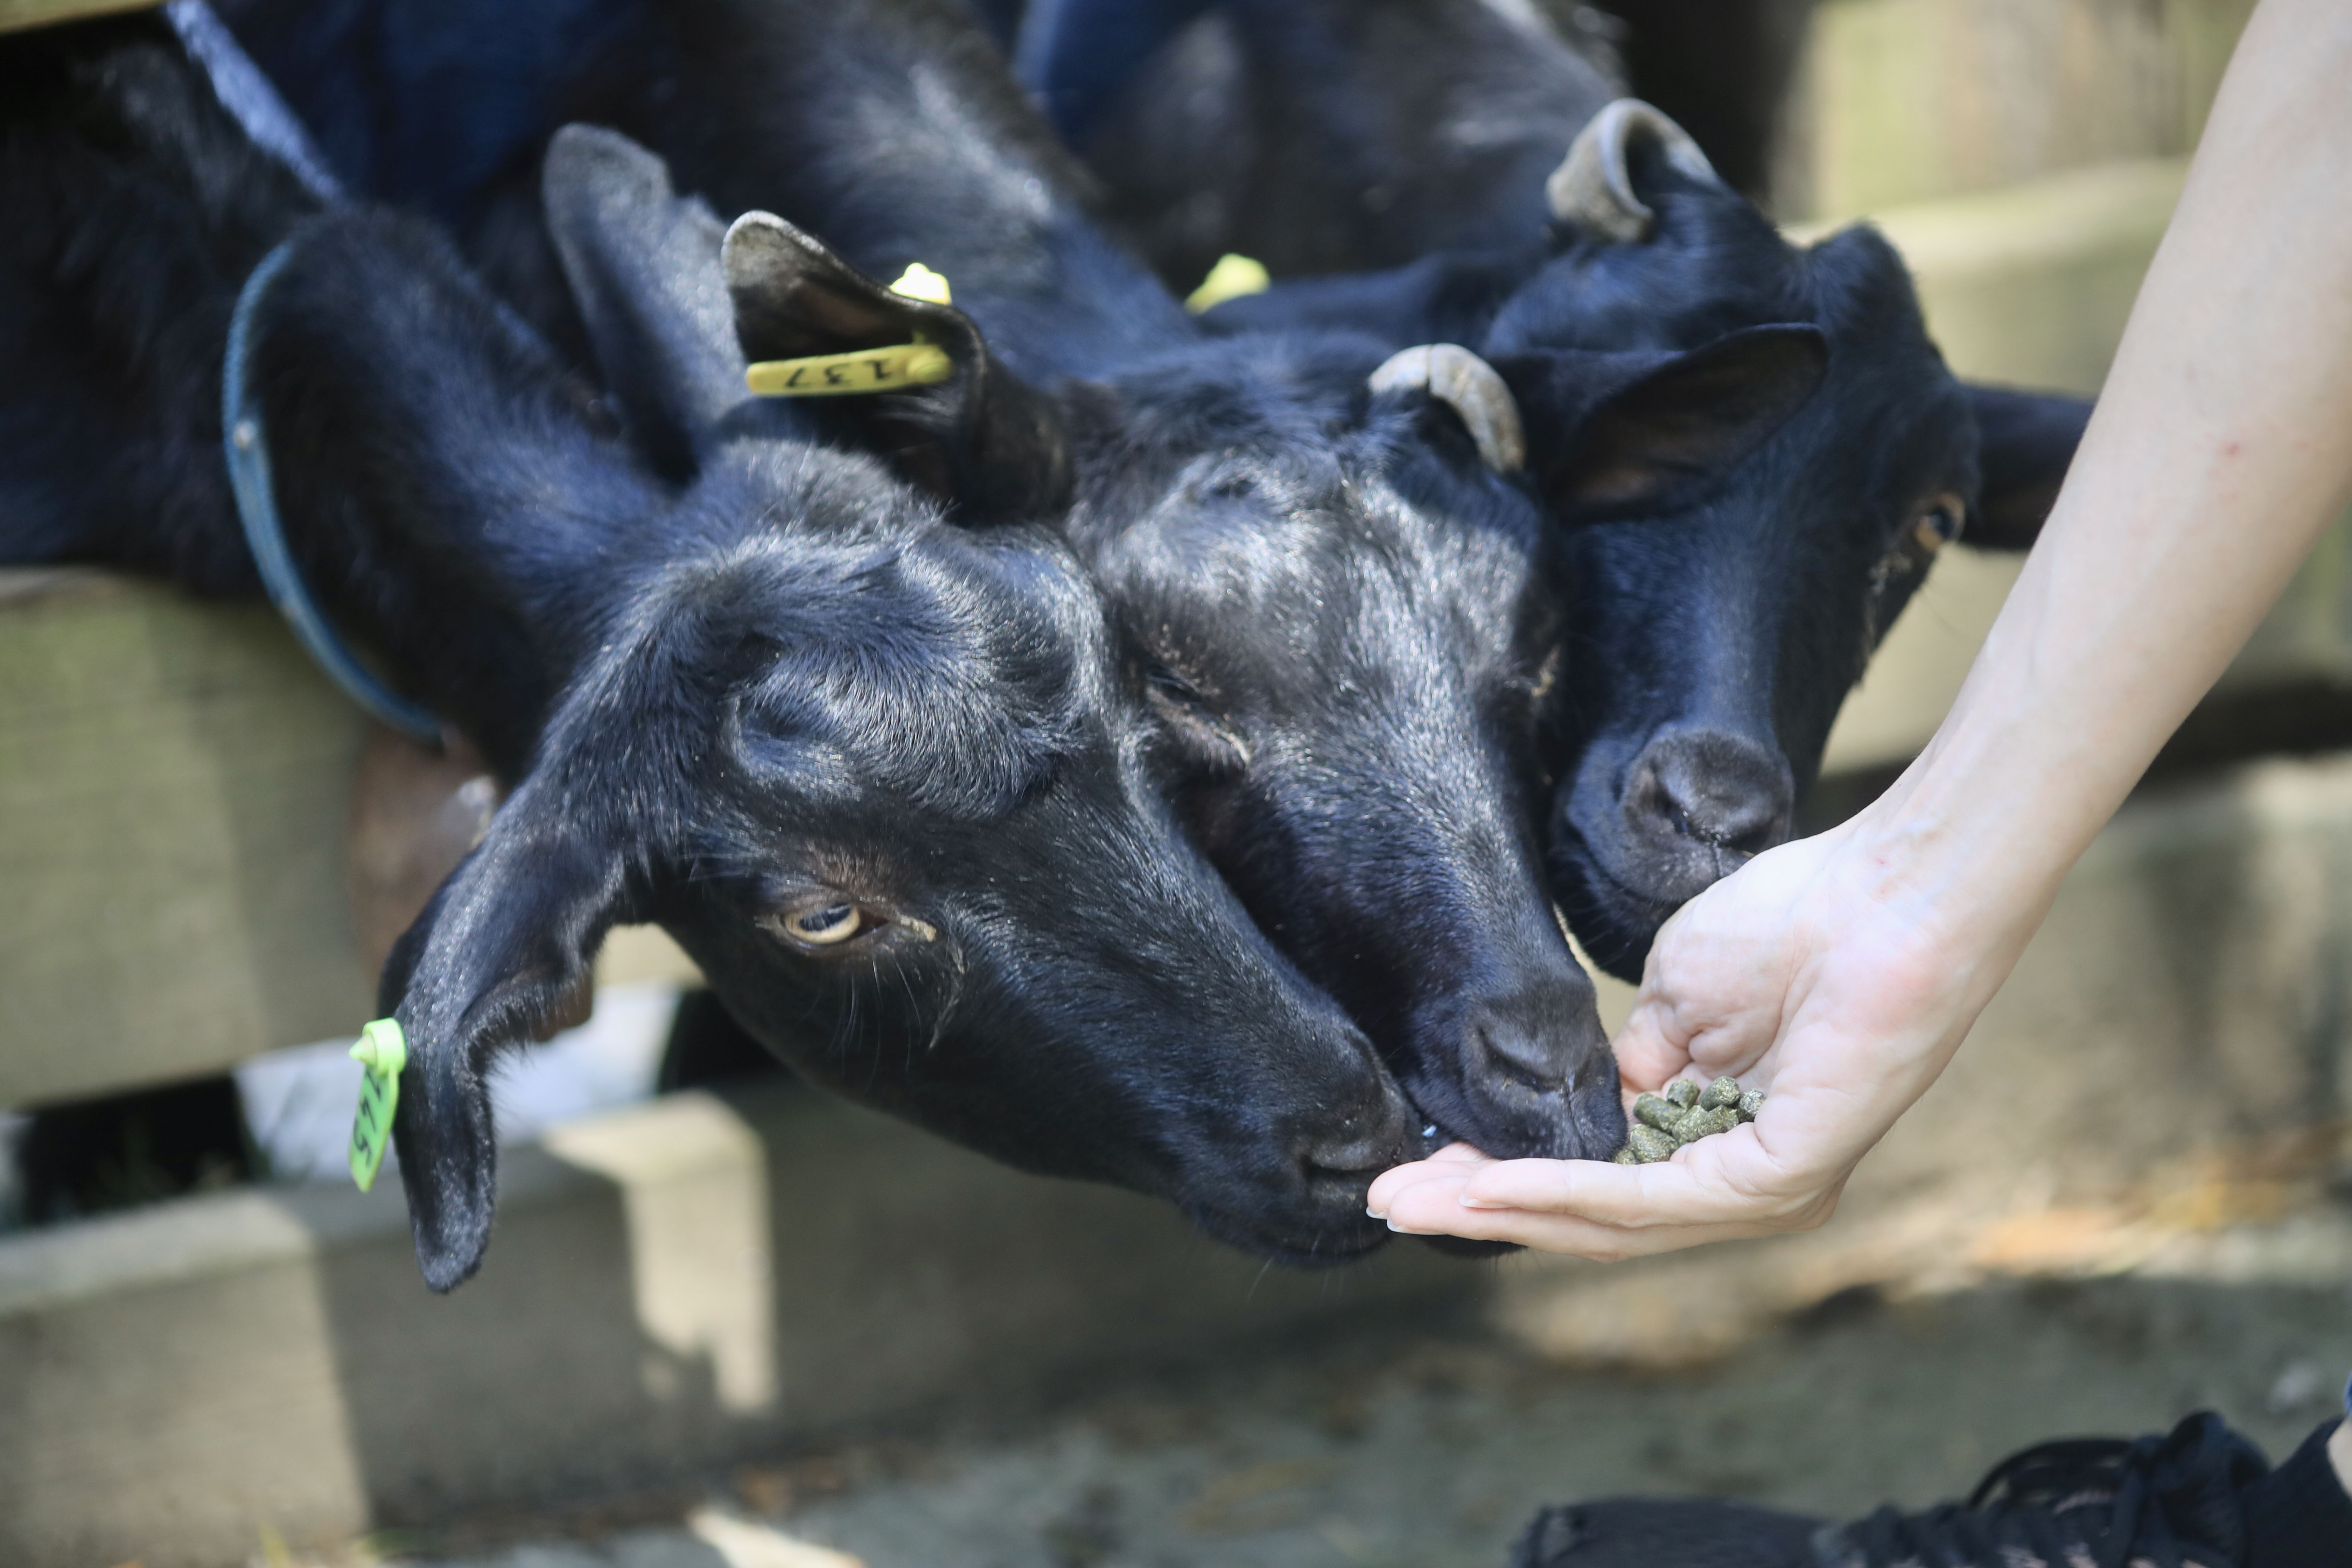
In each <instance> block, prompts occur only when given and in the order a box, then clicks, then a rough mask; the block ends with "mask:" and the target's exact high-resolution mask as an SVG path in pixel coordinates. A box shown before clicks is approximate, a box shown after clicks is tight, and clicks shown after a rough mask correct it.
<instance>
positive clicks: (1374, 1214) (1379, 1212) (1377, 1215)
mask: <svg viewBox="0 0 2352 1568" xmlns="http://www.w3.org/2000/svg"><path fill="white" fill-rule="evenodd" d="M1364 1213H1365V1214H1366V1215H1370V1217H1371V1218H1373V1219H1386V1218H1388V1217H1389V1211H1388V1210H1386V1209H1376V1208H1372V1207H1370V1205H1366V1207H1365V1209H1364Z"/></svg>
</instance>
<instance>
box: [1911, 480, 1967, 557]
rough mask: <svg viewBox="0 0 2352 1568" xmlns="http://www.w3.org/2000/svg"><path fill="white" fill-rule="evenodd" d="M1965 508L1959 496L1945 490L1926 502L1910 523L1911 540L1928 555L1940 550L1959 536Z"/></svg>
mask: <svg viewBox="0 0 2352 1568" xmlns="http://www.w3.org/2000/svg"><path fill="white" fill-rule="evenodd" d="M1966 515H1967V508H1966V507H1965V506H1964V505H1963V504H1962V502H1961V500H1960V498H1959V497H1958V496H1956V495H1954V494H1952V493H1951V492H1950V491H1948V490H1947V491H1946V492H1944V493H1943V494H1942V495H1939V496H1937V498H1936V499H1935V500H1931V501H1929V502H1928V503H1927V507H1926V509H1925V510H1922V511H1921V512H1920V513H1919V515H1918V517H1917V518H1916V519H1915V520H1914V521H1912V524H1911V542H1912V543H1913V544H1915V545H1916V546H1918V548H1919V549H1920V550H1921V551H1923V552H1926V553H1927V554H1929V555H1933V554H1934V553H1936V552H1937V551H1938V550H1941V549H1942V548H1943V547H1944V546H1945V545H1947V544H1949V543H1950V542H1952V541H1953V540H1955V539H1958V537H1959V536H1960V520H1961V519H1962V518H1963V517H1965V516H1966Z"/></svg>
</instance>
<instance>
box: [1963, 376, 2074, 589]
mask: <svg viewBox="0 0 2352 1568" xmlns="http://www.w3.org/2000/svg"><path fill="white" fill-rule="evenodd" d="M1965 390H1966V391H1967V393H1968V395H1969V406H1970V407H1972V408H1973V409H1975V410H1976V416H1977V431H1978V437H1979V440H1978V447H1977V451H1978V459H1977V462H1978V472H1979V476H1980V480H1981V482H1980V486H1979V492H1978V500H1977V509H1976V510H1975V512H1974V513H1973V514H1971V515H1970V516H1969V521H1968V526H1967V527H1966V528H1965V529H1963V530H1962V531H1961V532H1960V542H1962V543H1964V544H1972V545H1974V546H1976V547H1977V548H1978V549H1979V550H2026V549H2030V548H2032V544H2033V541H2034V539H2035V537H2036V536H2037V535H2039V534H2040V533H2041V531H2042V520H2043V519H2044V518H2046V517H2048V516H2049V515H2050V506H2051V503H2052V502H2053V501H2055V500H2057V499H2058V487H2059V486H2060V485H2061V484H2063V482H2064V481H2065V479H2066V468H2067V465H2069V464H2070V463H2072V462H2073V461H2074V448H2075V447H2077V446H2078V445H2080V444H2081V442H2082V439H2083V428H2084V426H2086V425H2088V424H2089V423H2090V420H2091V400H2090V399H2089V398H2087V397H2068V396H2065V395H2063V394H2059V393H2050V392H2013V391H2011V390H2009V389H2008V388H2006V387H1997V386H1969V387H1967V388H1966V389H1965Z"/></svg>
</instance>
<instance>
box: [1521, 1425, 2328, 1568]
mask: <svg viewBox="0 0 2352 1568" xmlns="http://www.w3.org/2000/svg"><path fill="white" fill-rule="evenodd" d="M2335 1430H2336V1422H2334V1421H2333V1420H2330V1421H2327V1422H2325V1423H2323V1424H2322V1425H2321V1426H2319V1428H2318V1429H2317V1430H2316V1431H2315V1432H2313V1433H2312V1434H2311V1436H2309V1437H2308V1438H2306V1439H2305V1441H2304V1444H2303V1447H2300V1448H2298V1449H2297V1450H2296V1451H2295V1454H2294V1458H2291V1459H2289V1460H2287V1462H2286V1463H2285V1464H2284V1465H2281V1466H2280V1467H2278V1468H2276V1469H2272V1468H2269V1466H2268V1464H2267V1462H2266V1461H2265V1460H2264V1459H2263V1456H2262V1453H2261V1451H2260V1450H2259V1449H2257V1448H2256V1447H2254V1446H2253V1444H2252V1443H2251V1442H2249V1441H2247V1440H2246V1439H2245V1438H2244V1437H2243V1436H2240V1435H2239V1434H2238V1433H2236V1432H2233V1431H2231V1429H2230V1427H2229V1426H2227V1425H2226V1424H2225V1423H2224V1422H2223V1421H2222V1420H2221V1417H2220V1416H2218V1415H2212V1414H2210V1412H2204V1413H2200V1414H2198V1415H2191V1416H2189V1418H2188V1419H2187V1420H2185V1421H2183V1422H2181V1423H2180V1425H2179V1426H2176V1427H2174V1428H2173V1429H2172V1431H2171V1432H2170V1433H2168V1434H2167V1435H2165V1436H2160V1437H2159V1436H2145V1437H2140V1438H2138V1439H2137V1440H2134V1441H2130V1442H2125V1441H2122V1440H2119V1439H2105V1438H2073V1439H2067V1440H2063V1441H2060V1442H2054V1443H2043V1444H2041V1445H2038V1446H2036V1447H2032V1448H2028V1449H2025V1450H2023V1451H2021V1452H2020V1453H2017V1454H2014V1455H2011V1457H2010V1458H2007V1459H2004V1460H2002V1461H2001V1462H2000V1464H1999V1465H1997V1466H1995V1467H1994V1468H1993V1469H1992V1471H1991V1473H1990V1474H1989V1475H1988V1476H1986V1478H1985V1479H1984V1480H1983V1482H1982V1483H1980V1484H1979V1486H1978V1488H1977V1489H1976V1492H1975V1494H1974V1495H1973V1496H1971V1497H1970V1498H1969V1500H1968V1502H1967V1503H1965V1504H1962V1503H1945V1504H1942V1505H1940V1506H1938V1507H1937V1508H1933V1509H1928V1510H1924V1511H1921V1512H1916V1513H1904V1512H1901V1511H1899V1510H1895V1509H1893V1508H1885V1509H1881V1510H1878V1511H1877V1512H1876V1513H1874V1514H1871V1515H1870V1516H1868V1517H1867V1518H1865V1519H1862V1520H1859V1521H1854V1522H1853V1523H1851V1524H1843V1525H1828V1524H1823V1523H1822V1521H1818V1520H1810V1519H1805V1518H1802V1517H1801V1516H1799V1515H1796V1514H1789V1513H1781V1512H1779V1511H1777V1510H1771V1509H1765V1508H1758V1507H1755V1506H1753V1505H1750V1504H1747V1503H1736V1502H1724V1501H1720V1500H1712V1499H1678V1498H1612V1499H1608V1500H1602V1501H1599V1502H1591V1503H1577V1504H1569V1505H1565V1506H1562V1507H1558V1508H1548V1509H1545V1510H1542V1511H1541V1512H1539V1513H1538V1514H1537V1515H1536V1516H1535V1518H1534V1519H1533V1520H1532V1521H1529V1522H1528V1527H1527V1529H1526V1530H1525V1531H1522V1532H1521V1534H1520V1536H1519V1539H1518V1541H1517V1543H1516V1544H1515V1545H1514V1546H1513V1547H1512V1549H1511V1560H1510V1568H1637V1565H1638V1568H1897V1565H1912V1564H1920V1563H1936V1564H1939V1565H1948V1568H2017V1565H2019V1564H2022V1563H2042V1564H2048V1565H2049V1568H2074V1565H2077V1564H2097V1565H2098V1568H2123V1565H2125V1564H2129V1565H2130V1568H2142V1565H2144V1564H2152V1565H2155V1568H2188V1565H2189V1564H2194V1565H2195V1568H2352V1496H2347V1495H2346V1492H2345V1489H2344V1487H2343V1485H2342V1484H2341V1483H2340V1482H2339V1481H2338V1480H2337V1479H2336V1472H2335V1469H2334V1467H2333V1466H2331V1465H2330V1464H2329V1462H2328V1457H2327V1442H2328V1438H2329V1437H2330V1436H2332V1435H2333V1434H2334V1432H2335Z"/></svg>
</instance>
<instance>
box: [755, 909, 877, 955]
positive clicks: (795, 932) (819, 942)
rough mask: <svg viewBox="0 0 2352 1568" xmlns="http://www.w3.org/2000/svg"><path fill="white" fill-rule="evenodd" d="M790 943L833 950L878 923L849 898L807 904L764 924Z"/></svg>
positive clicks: (775, 916) (771, 918) (776, 916)
mask: <svg viewBox="0 0 2352 1568" xmlns="http://www.w3.org/2000/svg"><path fill="white" fill-rule="evenodd" d="M761 923H763V924H765V925H767V926H768V927H769V929H770V930H772V931H775V932H776V933H777V934H779V935H780V936H782V937H783V938H784V939H785V940H786V941H788V942H793V943H796V944H797V945H799V946H802V947H832V946H834V945H835V944H836V943H839V942H847V941H848V940H849V939H850V938H851V937H853V936H856V934H857V933H858V932H859V931H865V930H866V929H867V927H868V926H870V925H872V924H874V923H875V922H874V921H873V920H872V919H871V918H870V917H869V916H868V915H867V914H866V910H863V909H860V908H859V907H858V906H857V905H856V904H854V903H852V902H850V901H849V900H846V899H836V900H824V901H823V902H820V903H814V904H804V905H803V906H801V907H800V908H799V909H796V910H790V911H788V912H786V913H783V914H781V915H771V916H769V917H768V919H767V920H766V921H763V922H761Z"/></svg>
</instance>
